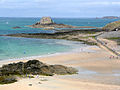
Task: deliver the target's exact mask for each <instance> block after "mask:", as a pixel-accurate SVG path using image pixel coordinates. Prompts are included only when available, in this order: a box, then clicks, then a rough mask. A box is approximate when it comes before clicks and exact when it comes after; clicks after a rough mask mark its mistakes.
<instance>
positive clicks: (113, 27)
mask: <svg viewBox="0 0 120 90" xmlns="http://www.w3.org/2000/svg"><path fill="white" fill-rule="evenodd" d="M103 30H107V31H118V30H120V21H115V22H112V23H109V24H107V25H106V26H104V27H103Z"/></svg>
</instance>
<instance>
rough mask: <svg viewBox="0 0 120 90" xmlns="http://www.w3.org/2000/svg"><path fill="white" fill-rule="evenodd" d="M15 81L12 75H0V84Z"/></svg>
mask: <svg viewBox="0 0 120 90" xmlns="http://www.w3.org/2000/svg"><path fill="white" fill-rule="evenodd" d="M14 82H17V79H16V78H15V77H13V76H0V84H10V83H14Z"/></svg>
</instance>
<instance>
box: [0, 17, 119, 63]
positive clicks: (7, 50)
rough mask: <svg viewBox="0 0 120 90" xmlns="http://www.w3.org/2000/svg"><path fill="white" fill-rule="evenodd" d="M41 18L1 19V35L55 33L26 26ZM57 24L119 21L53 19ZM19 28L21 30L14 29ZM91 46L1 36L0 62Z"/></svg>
mask: <svg viewBox="0 0 120 90" xmlns="http://www.w3.org/2000/svg"><path fill="white" fill-rule="evenodd" d="M40 19H41V18H26V17H25V18H18V17H11V18H10V17H0V35H6V34H16V33H54V32H55V31H54V30H42V29H37V28H30V27H27V26H26V25H32V24H35V23H36V22H38V21H40ZM52 19H53V21H54V22H56V23H63V24H68V25H73V26H95V27H103V26H104V25H106V24H108V23H111V22H113V21H118V20H119V19H96V18H52ZM16 26H19V27H21V28H18V29H13V27H16ZM86 47H89V45H86V44H83V43H82V42H76V41H67V40H57V39H35V38H34V39H33V38H20V37H8V36H0V61H2V60H12V59H21V58H28V57H43V56H48V55H55V54H61V53H68V52H73V51H75V52H76V51H82V49H83V48H86Z"/></svg>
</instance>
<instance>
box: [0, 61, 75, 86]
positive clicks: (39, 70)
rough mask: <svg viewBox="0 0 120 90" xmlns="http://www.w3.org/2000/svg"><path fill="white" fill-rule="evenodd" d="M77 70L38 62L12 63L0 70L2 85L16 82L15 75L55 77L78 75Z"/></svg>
mask: <svg viewBox="0 0 120 90" xmlns="http://www.w3.org/2000/svg"><path fill="white" fill-rule="evenodd" d="M76 73H77V70H76V69H75V68H72V67H66V66H63V65H47V64H45V63H42V62H40V61H38V60H29V61H27V62H25V63H24V62H18V63H11V64H8V65H3V66H2V67H1V68H0V84H7V83H13V82H16V81H17V79H16V78H15V77H14V75H17V76H21V75H26V74H27V75H31V74H32V75H45V76H53V75H54V74H58V75H65V74H76Z"/></svg>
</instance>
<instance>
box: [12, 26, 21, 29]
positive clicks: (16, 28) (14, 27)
mask: <svg viewBox="0 0 120 90" xmlns="http://www.w3.org/2000/svg"><path fill="white" fill-rule="evenodd" d="M17 28H21V27H19V26H16V27H13V29H17Z"/></svg>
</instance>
